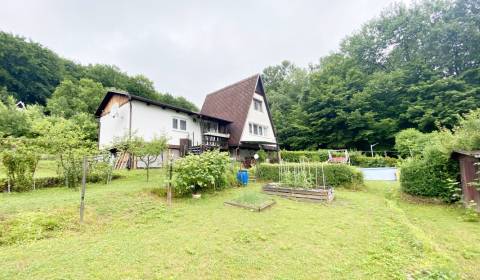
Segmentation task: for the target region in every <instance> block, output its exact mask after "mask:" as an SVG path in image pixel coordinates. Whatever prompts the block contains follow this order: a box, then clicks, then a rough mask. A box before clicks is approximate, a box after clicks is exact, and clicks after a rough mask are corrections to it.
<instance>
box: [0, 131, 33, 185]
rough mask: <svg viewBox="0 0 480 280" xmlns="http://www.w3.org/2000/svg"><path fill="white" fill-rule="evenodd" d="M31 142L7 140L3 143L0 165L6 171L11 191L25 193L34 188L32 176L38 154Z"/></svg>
mask: <svg viewBox="0 0 480 280" xmlns="http://www.w3.org/2000/svg"><path fill="white" fill-rule="evenodd" d="M34 145H35V143H33V141H25V140H24V141H20V140H12V139H7V140H6V141H3V143H2V148H3V151H2V153H1V160H2V164H3V165H4V166H5V168H6V171H7V178H8V182H7V184H9V186H10V189H9V190H11V191H26V190H30V189H33V188H34V181H33V180H34V179H33V178H34V175H35V171H36V169H37V165H38V161H39V160H40V154H39V151H38V150H37V149H35V146H34Z"/></svg>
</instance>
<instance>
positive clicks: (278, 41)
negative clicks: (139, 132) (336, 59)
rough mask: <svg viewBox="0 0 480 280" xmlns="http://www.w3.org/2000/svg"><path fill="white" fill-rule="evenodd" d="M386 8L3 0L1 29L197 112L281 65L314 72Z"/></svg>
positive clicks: (375, 1)
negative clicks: (180, 99)
mask: <svg viewBox="0 0 480 280" xmlns="http://www.w3.org/2000/svg"><path fill="white" fill-rule="evenodd" d="M393 2H394V0H358V1H345V0H340V1H326V0H324V1H275V0H268V1H267V0H265V1H253V0H249V1H161V2H160V1H115V0H107V1H94V0H89V1H80V0H78V1H61V0H57V1H54V0H50V1H48V0H47V1H35V0H31V1H26V0H22V1H20V0H7V1H2V9H1V10H0V27H1V29H2V30H4V31H8V32H12V33H14V34H18V35H22V36H25V37H27V38H30V39H32V40H34V41H37V42H39V43H41V44H43V45H45V46H47V47H49V48H51V49H53V50H54V51H56V52H57V53H59V54H60V55H61V56H64V57H66V58H69V59H72V60H74V61H77V62H81V63H84V64H87V63H107V64H115V65H117V66H119V67H120V68H121V69H122V70H124V71H126V72H128V73H130V74H144V75H146V76H147V77H149V78H150V79H152V80H153V81H154V82H155V86H156V87H157V89H158V90H160V91H163V92H166V91H168V92H170V93H172V94H175V95H183V96H185V97H187V98H188V99H190V100H192V101H194V102H195V103H196V104H197V105H201V104H202V102H203V99H204V96H205V95H206V94H207V93H209V92H211V91H213V90H215V89H217V88H220V87H223V86H225V85H227V84H229V83H232V82H235V81H237V80H240V79H243V78H245V77H247V76H250V75H252V74H254V73H257V72H261V71H262V69H263V68H265V67H266V66H269V65H273V64H277V63H280V62H281V61H282V60H285V59H287V60H291V61H293V62H294V63H296V64H299V65H302V66H305V65H307V64H308V63H309V62H317V61H318V59H319V58H320V57H321V56H324V55H327V54H328V53H329V52H331V51H334V50H336V49H337V48H338V45H339V43H340V41H341V39H342V38H344V37H345V36H346V35H348V34H350V33H351V32H353V31H355V30H358V29H359V28H360V27H361V25H362V24H363V23H364V22H366V21H367V20H369V19H371V18H372V17H374V16H377V15H378V14H379V13H380V11H381V10H382V9H384V8H385V7H388V6H389V5H391V4H392V3H393Z"/></svg>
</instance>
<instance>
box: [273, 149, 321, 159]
mask: <svg viewBox="0 0 480 280" xmlns="http://www.w3.org/2000/svg"><path fill="white" fill-rule="evenodd" d="M280 156H281V158H282V160H284V161H286V162H300V161H301V160H302V159H305V160H309V161H327V160H328V150H318V151H286V150H282V151H281V152H280Z"/></svg>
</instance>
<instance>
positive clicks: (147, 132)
mask: <svg viewBox="0 0 480 280" xmlns="http://www.w3.org/2000/svg"><path fill="white" fill-rule="evenodd" d="M173 118H177V119H179V120H180V119H182V120H186V121H187V130H186V131H182V130H179V129H173V128H172V119H173ZM178 125H179V127H180V123H179V124H178ZM132 134H134V135H136V136H140V137H142V138H144V139H145V140H147V141H148V140H150V139H152V138H153V137H154V136H157V137H160V136H166V137H167V139H168V144H170V145H180V139H181V138H188V139H190V140H191V141H192V145H199V144H201V143H202V139H201V128H200V121H199V120H198V119H197V120H196V121H195V122H194V118H193V117H192V116H189V115H188V114H186V113H182V112H176V111H174V110H171V109H162V108H161V107H159V106H156V105H147V104H146V103H144V102H141V101H137V100H133V101H132Z"/></svg>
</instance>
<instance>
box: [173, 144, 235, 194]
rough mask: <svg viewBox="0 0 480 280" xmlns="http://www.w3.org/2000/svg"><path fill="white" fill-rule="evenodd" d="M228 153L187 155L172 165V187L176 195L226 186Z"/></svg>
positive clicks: (216, 152) (209, 152) (215, 152)
mask: <svg viewBox="0 0 480 280" xmlns="http://www.w3.org/2000/svg"><path fill="white" fill-rule="evenodd" d="M229 163H230V158H229V156H228V153H221V152H219V151H208V152H204V153H202V154H200V155H188V156H186V157H184V158H181V159H179V160H177V161H176V162H175V164H174V169H175V175H174V187H175V192H176V193H178V194H187V193H191V192H192V191H193V192H194V193H195V192H197V191H200V190H209V189H219V188H223V187H225V186H226V185H227V171H229Z"/></svg>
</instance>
